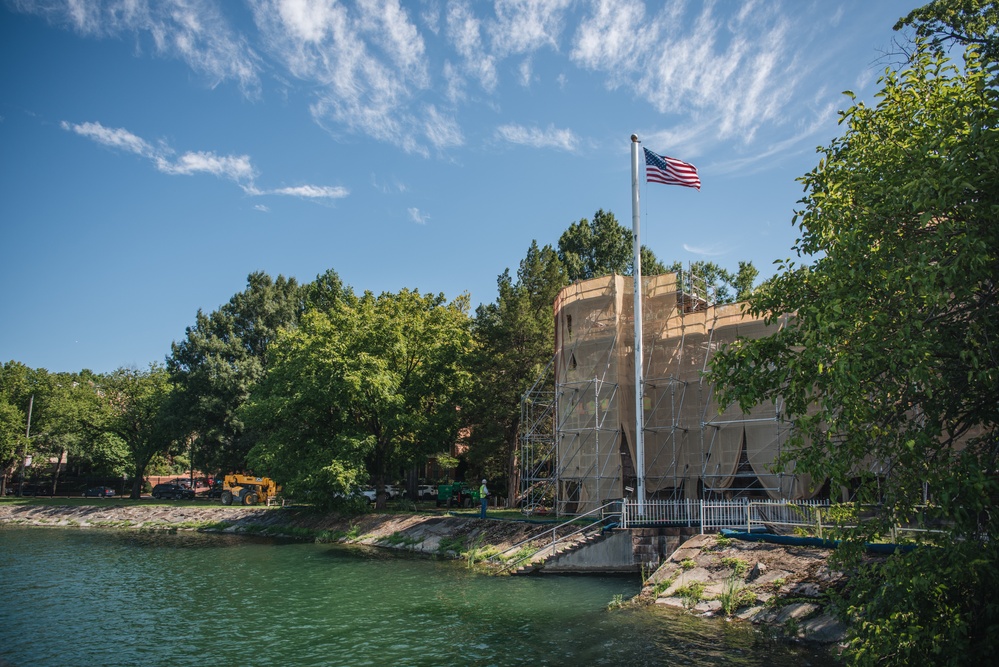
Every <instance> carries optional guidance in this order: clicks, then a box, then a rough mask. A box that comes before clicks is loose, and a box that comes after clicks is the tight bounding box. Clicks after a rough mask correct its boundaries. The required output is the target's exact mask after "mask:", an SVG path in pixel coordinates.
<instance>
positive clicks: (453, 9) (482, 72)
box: [447, 0, 498, 92]
mask: <svg viewBox="0 0 999 667" xmlns="http://www.w3.org/2000/svg"><path fill="white" fill-rule="evenodd" d="M447 36H448V39H449V40H450V41H451V44H452V46H453V47H454V49H455V51H456V52H457V53H458V56H460V57H461V59H462V61H463V66H462V70H463V71H464V73H466V74H467V75H468V76H471V77H472V78H474V79H477V80H478V82H479V85H481V86H482V88H483V89H484V90H486V91H487V92H493V91H495V90H496V86H497V83H498V76H497V74H496V57H495V56H494V55H492V54H490V53H488V52H487V49H486V45H485V44H484V43H483V40H482V22H481V21H480V20H479V19H478V17H476V16H475V15H474V14H473V13H472V8H471V7H470V6H469V5H468V3H467V2H463V1H460V0H459V1H457V2H453V3H452V4H451V5H450V6H449V7H448V11H447ZM455 73H456V72H452V76H453V75H454V74H455Z"/></svg>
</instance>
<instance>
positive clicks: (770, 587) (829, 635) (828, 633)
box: [640, 535, 846, 643]
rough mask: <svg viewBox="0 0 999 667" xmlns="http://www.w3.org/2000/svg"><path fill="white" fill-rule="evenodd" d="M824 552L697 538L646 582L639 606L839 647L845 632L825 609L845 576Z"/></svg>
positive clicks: (726, 539) (828, 551)
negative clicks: (727, 619)
mask: <svg viewBox="0 0 999 667" xmlns="http://www.w3.org/2000/svg"><path fill="white" fill-rule="evenodd" d="M830 553H831V551H830V550H829V549H821V548H816V547H790V546H781V545H776V544H766V543H762V542H743V541H741V540H737V539H729V538H724V537H719V536H717V535H697V536H695V537H693V538H691V539H689V540H687V541H686V542H684V543H683V544H682V545H681V546H680V548H679V549H677V550H676V551H675V552H674V553H673V554H672V555H671V556H670V557H669V558H668V559H666V560H665V561H664V562H663V564H662V565H661V566H660V567H659V568H658V569H657V570H656V572H655V573H653V574H652V575H651V576H650V577H649V578H648V579H647V580H646V582H645V585H644V587H643V589H642V594H641V596H640V598H641V599H642V600H644V601H646V602H650V603H653V602H654V603H655V604H659V605H667V606H670V607H676V608H680V609H687V610H689V611H690V612H692V613H695V614H699V615H702V616H732V617H734V618H738V619H741V620H746V621H750V622H752V623H754V624H757V625H763V626H765V627H767V628H769V629H772V630H776V633H777V634H779V635H781V636H783V637H785V638H790V639H803V640H806V641H812V642H818V643H838V642H842V640H843V639H844V637H845V632H846V627H845V626H844V625H843V624H842V623H841V622H840V621H838V620H837V619H836V618H835V617H834V616H833V614H832V612H831V610H829V609H827V604H828V602H829V594H830V593H831V592H833V591H834V590H836V589H837V588H838V587H840V586H841V585H842V584H843V583H844V581H845V577H844V575H843V574H842V573H840V572H836V571H833V570H830V569H829V567H828V565H827V562H828V557H829V555H830Z"/></svg>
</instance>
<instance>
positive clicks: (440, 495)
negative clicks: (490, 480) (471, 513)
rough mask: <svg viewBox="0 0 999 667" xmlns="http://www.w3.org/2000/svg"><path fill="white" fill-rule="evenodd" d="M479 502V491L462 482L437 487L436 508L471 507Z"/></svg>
mask: <svg viewBox="0 0 999 667" xmlns="http://www.w3.org/2000/svg"><path fill="white" fill-rule="evenodd" d="M478 502H479V489H478V488H476V487H470V486H469V485H468V484H465V483H464V482H451V483H449V484H441V485H440V486H438V487H437V507H440V506H442V505H447V506H448V507H452V506H454V507H471V506H472V505H474V504H477V503H478Z"/></svg>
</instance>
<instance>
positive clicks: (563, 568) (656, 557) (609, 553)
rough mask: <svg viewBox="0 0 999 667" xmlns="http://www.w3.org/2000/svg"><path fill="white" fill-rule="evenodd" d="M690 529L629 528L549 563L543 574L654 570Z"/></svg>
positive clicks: (694, 530)
mask: <svg viewBox="0 0 999 667" xmlns="http://www.w3.org/2000/svg"><path fill="white" fill-rule="evenodd" d="M697 532H698V531H697V530H696V529H690V528H629V529H625V530H615V531H614V532H612V533H610V534H609V535H608V536H607V537H605V538H604V539H602V540H600V541H598V542H594V543H592V544H587V545H584V546H582V547H580V548H578V549H575V550H574V551H572V552H569V553H565V554H560V555H558V556H554V557H552V558H549V559H548V560H547V561H545V565H544V568H543V571H544V572H546V573H551V574H563V573H571V572H578V573H584V572H641V571H643V570H644V571H647V572H650V571H653V570H655V569H656V568H657V567H658V566H659V564H660V563H661V562H662V561H663V560H665V559H666V558H668V557H669V556H670V554H672V553H673V552H674V551H676V549H677V548H678V547H679V546H680V544H681V543H682V542H683V541H684V540H686V539H687V538H688V537H690V535H693V534H696V533H697Z"/></svg>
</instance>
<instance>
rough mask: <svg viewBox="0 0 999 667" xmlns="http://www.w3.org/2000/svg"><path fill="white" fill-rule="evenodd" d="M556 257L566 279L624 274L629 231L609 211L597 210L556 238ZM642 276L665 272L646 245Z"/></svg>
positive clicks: (629, 266) (629, 263)
mask: <svg viewBox="0 0 999 667" xmlns="http://www.w3.org/2000/svg"><path fill="white" fill-rule="evenodd" d="M558 258H559V260H560V261H561V262H562V265H563V266H564V267H565V271H566V274H567V275H568V278H569V282H573V281H576V280H585V279H587V278H595V277H597V276H606V275H610V274H612V273H616V274H618V275H623V276H628V275H631V274H632V273H633V270H634V264H635V261H634V258H635V248H634V242H633V236H632V230H630V229H628V228H627V227H624V226H623V225H621V224H620V223H619V222H618V221H617V218H615V217H614V214H613V213H610V212H606V211H604V210H603V209H600V210H599V211H597V212H596V213H594V214H593V220H592V221H589V220H587V219H586V218H583V219H581V220H579V221H578V222H574V223H572V224H571V225H569V228H568V229H566V230H565V231H564V232H562V236H561V237H559V240H558ZM641 258H642V275H646V276H652V275H657V274H660V273H665V272H666V270H665V267H664V266H663V264H662V263H661V262H660V261H659V260H658V259H657V258H656V256H655V254H654V253H653V252H652V251H651V250H649V249H648V248H647V247H645V246H642V249H641Z"/></svg>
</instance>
